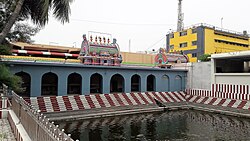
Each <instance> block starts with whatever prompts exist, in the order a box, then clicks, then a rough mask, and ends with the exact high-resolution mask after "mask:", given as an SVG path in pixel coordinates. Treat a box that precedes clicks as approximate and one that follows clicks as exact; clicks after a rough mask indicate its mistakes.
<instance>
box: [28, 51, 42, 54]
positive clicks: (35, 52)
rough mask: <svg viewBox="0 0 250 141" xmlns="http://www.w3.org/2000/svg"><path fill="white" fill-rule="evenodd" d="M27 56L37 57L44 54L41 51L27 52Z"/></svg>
mask: <svg viewBox="0 0 250 141" xmlns="http://www.w3.org/2000/svg"><path fill="white" fill-rule="evenodd" d="M27 54H37V55H42V54H43V53H42V52H41V51H30V50H27Z"/></svg>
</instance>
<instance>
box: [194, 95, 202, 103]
mask: <svg viewBox="0 0 250 141" xmlns="http://www.w3.org/2000/svg"><path fill="white" fill-rule="evenodd" d="M200 98H201V97H200V96H197V97H196V98H195V99H194V101H193V102H194V103H196V102H197V100H199V99H200Z"/></svg>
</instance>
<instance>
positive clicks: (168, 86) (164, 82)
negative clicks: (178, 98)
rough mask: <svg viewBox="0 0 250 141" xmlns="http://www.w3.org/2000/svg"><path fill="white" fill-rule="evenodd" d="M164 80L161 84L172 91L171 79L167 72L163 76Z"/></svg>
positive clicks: (166, 89)
mask: <svg viewBox="0 0 250 141" xmlns="http://www.w3.org/2000/svg"><path fill="white" fill-rule="evenodd" d="M162 81H163V84H162V85H161V86H162V87H163V88H164V89H165V91H167V92H168V91H170V80H169V76H168V75H167V74H164V75H163V76H162Z"/></svg>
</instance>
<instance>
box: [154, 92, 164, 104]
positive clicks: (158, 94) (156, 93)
mask: <svg viewBox="0 0 250 141" xmlns="http://www.w3.org/2000/svg"><path fill="white" fill-rule="evenodd" d="M155 95H157V96H158V97H159V98H160V99H161V100H162V102H165V103H166V102H167V101H166V100H165V99H164V98H163V97H162V96H161V94H160V93H159V92H155Z"/></svg>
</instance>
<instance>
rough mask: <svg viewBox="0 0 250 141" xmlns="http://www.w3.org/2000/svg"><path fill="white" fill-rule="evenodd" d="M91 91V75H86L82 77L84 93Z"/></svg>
mask: <svg viewBox="0 0 250 141" xmlns="http://www.w3.org/2000/svg"><path fill="white" fill-rule="evenodd" d="M89 93H90V76H87V75H84V77H83V79H82V94H83V95H85V94H89Z"/></svg>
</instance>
